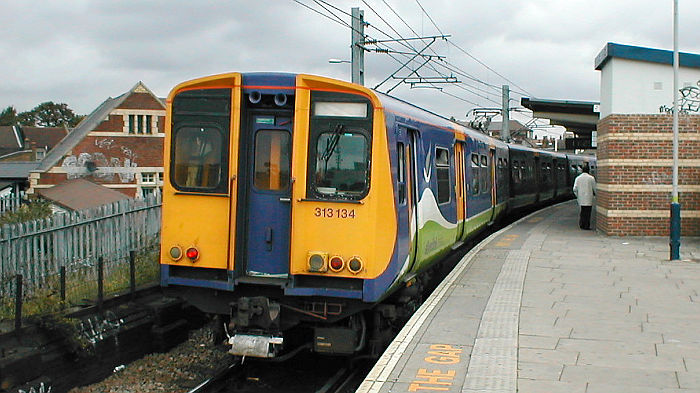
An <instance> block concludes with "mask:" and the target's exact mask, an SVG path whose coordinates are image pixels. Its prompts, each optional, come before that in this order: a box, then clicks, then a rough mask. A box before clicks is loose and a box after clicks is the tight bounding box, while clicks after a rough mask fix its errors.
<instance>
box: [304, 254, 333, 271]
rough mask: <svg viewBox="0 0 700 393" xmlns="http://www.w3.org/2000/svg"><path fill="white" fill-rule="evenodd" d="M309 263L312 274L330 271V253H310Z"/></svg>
mask: <svg viewBox="0 0 700 393" xmlns="http://www.w3.org/2000/svg"><path fill="white" fill-rule="evenodd" d="M307 261H308V263H309V271H310V272H316V273H322V272H325V271H327V270H328V253H325V252H318V251H310V252H309V254H308V256H307Z"/></svg>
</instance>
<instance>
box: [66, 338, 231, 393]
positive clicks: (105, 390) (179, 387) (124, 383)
mask: <svg viewBox="0 0 700 393" xmlns="http://www.w3.org/2000/svg"><path fill="white" fill-rule="evenodd" d="M230 361H231V355H229V354H228V353H227V352H225V351H224V350H222V346H218V347H217V346H215V345H213V333H212V331H211V328H210V327H204V328H201V329H197V330H194V331H192V332H190V334H189V338H188V339H187V341H185V342H183V343H182V344H180V345H178V346H176V347H175V348H173V349H172V350H170V351H169V352H167V353H153V354H149V355H146V356H144V357H143V358H141V359H138V360H136V361H134V362H132V363H130V364H128V365H125V366H118V367H116V368H115V371H114V373H113V374H112V375H111V376H109V377H108V378H107V379H105V380H103V381H102V382H98V383H95V384H92V385H88V386H81V387H77V388H74V389H71V390H70V392H69V393H150V392H168V393H178V392H187V391H189V390H190V389H192V388H194V387H196V386H197V385H199V384H200V383H201V382H202V381H203V380H204V379H206V378H208V377H209V376H211V373H212V371H213V370H215V369H217V368H219V367H221V366H223V365H225V364H228V362H230Z"/></svg>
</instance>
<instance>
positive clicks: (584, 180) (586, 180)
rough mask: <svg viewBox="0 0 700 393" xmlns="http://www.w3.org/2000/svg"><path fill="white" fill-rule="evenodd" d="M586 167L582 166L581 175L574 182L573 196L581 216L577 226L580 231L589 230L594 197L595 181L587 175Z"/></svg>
mask: <svg viewBox="0 0 700 393" xmlns="http://www.w3.org/2000/svg"><path fill="white" fill-rule="evenodd" d="M588 172H589V169H588V165H584V167H583V173H581V174H580V175H578V176H577V177H576V180H574V195H576V198H577V199H578V204H579V206H581V214H580V216H579V220H578V226H579V227H580V228H581V229H591V209H593V195H595V179H594V178H593V176H591V175H590V174H589V173H588Z"/></svg>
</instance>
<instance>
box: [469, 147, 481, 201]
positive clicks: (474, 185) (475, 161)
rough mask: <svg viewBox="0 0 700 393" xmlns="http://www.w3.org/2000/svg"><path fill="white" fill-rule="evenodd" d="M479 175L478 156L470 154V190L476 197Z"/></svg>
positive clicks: (478, 188)
mask: <svg viewBox="0 0 700 393" xmlns="http://www.w3.org/2000/svg"><path fill="white" fill-rule="evenodd" d="M480 173H481V170H480V169H479V155H478V154H472V181H471V188H472V195H477V194H479V190H480V187H479V179H480V177H481V176H480Z"/></svg>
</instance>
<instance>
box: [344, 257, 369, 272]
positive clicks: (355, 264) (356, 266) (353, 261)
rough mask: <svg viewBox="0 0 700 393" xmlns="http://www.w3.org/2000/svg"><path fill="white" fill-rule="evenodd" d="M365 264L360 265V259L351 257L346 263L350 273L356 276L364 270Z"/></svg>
mask: <svg viewBox="0 0 700 393" xmlns="http://www.w3.org/2000/svg"><path fill="white" fill-rule="evenodd" d="M364 267H365V264H364V263H362V260H361V259H360V257H352V258H350V260H349V261H348V270H350V273H352V274H357V273H359V272H361V271H362V269H364Z"/></svg>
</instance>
